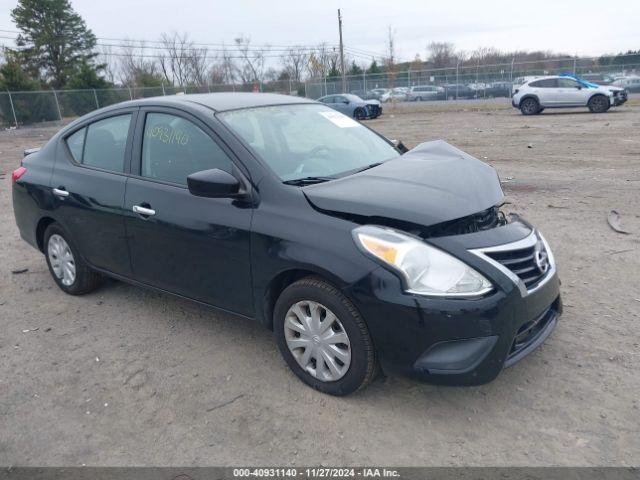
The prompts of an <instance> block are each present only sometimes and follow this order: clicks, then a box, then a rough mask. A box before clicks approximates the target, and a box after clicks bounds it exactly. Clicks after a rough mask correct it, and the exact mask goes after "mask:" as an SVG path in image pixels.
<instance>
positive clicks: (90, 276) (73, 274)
mask: <svg viewBox="0 0 640 480" xmlns="http://www.w3.org/2000/svg"><path fill="white" fill-rule="evenodd" d="M43 245H44V254H45V257H46V259H47V266H48V267H49V272H50V273H51V276H52V277H53V279H54V280H55V282H56V283H57V284H58V286H59V287H60V288H61V289H62V290H63V291H64V292H65V293H68V294H70V295H83V294H85V293H89V292H91V291H93V290H95V289H96V288H98V287H99V286H100V283H101V280H102V276H101V275H100V274H99V273H97V272H95V271H94V270H92V269H91V268H90V267H89V266H88V265H87V264H86V262H85V261H84V260H83V259H82V257H80V255H79V253H78V250H77V249H76V248H75V246H74V244H73V242H72V241H71V239H70V237H69V235H68V234H67V233H66V232H65V231H64V230H63V229H62V227H60V225H58V224H57V223H52V224H51V225H49V226H48V227H47V229H46V230H45V232H44V243H43Z"/></svg>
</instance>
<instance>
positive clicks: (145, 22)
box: [0, 0, 640, 63]
mask: <svg viewBox="0 0 640 480" xmlns="http://www.w3.org/2000/svg"><path fill="white" fill-rule="evenodd" d="M71 1H72V5H73V7H74V8H75V9H76V11H78V13H80V14H81V15H82V16H83V18H84V19H85V21H86V22H87V25H88V26H89V28H91V29H92V30H93V32H94V33H95V34H96V35H97V36H98V37H104V38H132V39H146V40H157V39H158V37H159V36H160V34H161V33H162V32H172V31H177V32H187V33H188V34H189V35H190V37H191V39H193V40H194V41H197V42H203V43H222V42H225V43H227V44H230V43H233V39H234V38H235V37H237V36H239V35H240V34H244V35H245V36H249V37H250V38H251V40H252V42H253V43H254V44H266V43H268V44H271V45H297V44H302V45H312V44H317V43H320V42H323V41H324V42H327V43H330V44H336V43H337V42H338V28H337V9H338V8H341V10H342V15H343V23H344V42H345V45H346V46H347V47H351V48H357V49H359V51H360V52H361V54H362V55H365V54H364V53H363V52H362V51H366V52H372V53H375V54H380V55H382V54H384V52H385V39H386V37H387V31H388V28H389V26H391V28H392V30H393V32H394V37H395V42H396V53H397V57H398V59H399V60H411V59H412V58H413V57H414V56H415V54H416V53H418V54H420V55H421V57H422V58H424V57H425V56H426V45H427V44H428V43H429V42H432V41H438V42H441V41H446V42H452V43H453V44H455V46H456V47H457V48H458V49H461V50H467V51H469V50H473V49H475V48H477V47H496V48H498V49H500V50H514V49H518V50H553V51H556V52H563V53H567V54H572V55H575V54H577V55H581V56H596V55H601V54H605V53H616V52H620V51H626V50H630V49H631V50H637V49H640V0H616V1H615V2H611V3H609V2H605V1H603V0H528V1H515V0H509V1H506V0H505V1H503V0H498V1H495V0H454V1H443V0H439V1H420V0H395V1H389V0H386V1H382V0H348V1H347V0H341V1H337V0H315V1H306V0H268V1H264V0H263V1H250V0H226V1H220V0H181V1H176V0H171V1H169V0H108V1H101V0H71ZM16 3H17V2H16V0H0V29H4V30H15V25H14V24H13V23H12V22H11V17H10V15H9V11H10V10H11V9H12V8H13V7H14V6H15V5H16ZM5 35H6V34H5ZM3 42H4V43H6V42H7V40H4V41H3ZM357 59H358V60H359V61H361V62H363V63H367V60H369V61H370V58H369V59H368V58H367V57H366V55H365V56H362V57H357Z"/></svg>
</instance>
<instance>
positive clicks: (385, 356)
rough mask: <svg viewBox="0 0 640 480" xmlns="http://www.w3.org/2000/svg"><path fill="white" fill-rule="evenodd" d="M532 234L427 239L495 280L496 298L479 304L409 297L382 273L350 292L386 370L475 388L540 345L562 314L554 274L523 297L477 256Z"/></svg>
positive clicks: (512, 231) (525, 229)
mask: <svg viewBox="0 0 640 480" xmlns="http://www.w3.org/2000/svg"><path fill="white" fill-rule="evenodd" d="M531 234H532V230H531V229H530V228H529V226H528V225H526V224H524V223H521V222H519V221H518V222H514V223H511V224H509V225H506V226H504V227H499V228H495V229H491V230H486V231H481V232H476V233H471V234H466V235H456V236H452V237H440V238H436V239H429V241H430V243H432V244H434V245H435V246H438V247H440V248H443V249H446V250H447V251H448V252H449V253H453V254H454V255H456V256H457V257H458V258H461V259H462V260H464V261H465V262H467V263H469V264H470V265H471V266H472V267H473V268H475V269H477V270H478V271H480V272H481V273H482V274H483V275H485V276H486V277H487V278H489V279H490V280H491V281H492V283H493V284H494V286H495V289H494V291H493V292H492V293H491V294H489V295H487V296H486V297H483V298H480V299H475V300H470V299H458V298H456V299H454V298H451V299H443V298H428V297H424V296H419V295H411V294H408V293H405V292H403V291H402V286H401V282H400V280H399V279H398V278H397V277H396V276H395V275H394V274H393V273H391V272H390V271H388V270H386V269H385V268H382V267H381V268H379V269H377V270H375V271H374V272H372V273H371V274H370V275H369V277H367V278H366V279H364V280H363V281H361V282H359V283H358V284H356V285H353V286H352V287H351V288H350V289H349V292H348V294H349V296H350V297H351V298H352V299H353V300H354V302H355V303H356V306H357V308H358V309H359V310H360V312H361V314H362V315H363V317H364V318H365V320H366V322H367V325H368V326H369V329H370V331H371V335H372V339H373V342H374V345H375V347H376V351H377V353H378V358H379V360H380V363H381V365H382V367H383V369H385V370H387V371H390V372H397V373H401V374H405V375H408V376H411V377H414V378H417V379H420V380H423V381H426V382H430V383H439V384H448V385H477V384H482V383H486V382H489V381H491V380H493V379H494V378H495V377H496V376H497V375H498V374H499V373H500V372H501V371H502V369H503V368H505V367H508V366H511V365H513V364H514V363H516V362H518V361H519V360H521V359H522V358H524V357H525V356H526V355H528V354H529V353H531V352H532V351H533V350H535V349H536V348H537V347H538V346H539V345H541V344H542V343H543V342H544V340H545V339H546V338H547V337H548V336H549V335H550V334H551V332H552V331H553V329H554V328H555V326H556V324H557V321H558V319H559V317H560V314H561V312H562V301H561V298H560V290H559V280H558V276H557V273H556V271H555V268H553V269H550V270H549V271H548V272H547V274H546V275H544V276H543V277H542V278H541V280H540V281H539V282H538V283H536V284H535V285H532V286H531V287H530V288H529V287H526V286H525V288H524V290H523V285H522V282H520V283H517V282H515V281H514V279H513V276H511V275H506V274H505V273H504V269H502V268H498V267H496V266H495V265H492V264H491V263H490V262H487V261H485V260H484V259H483V258H481V257H480V256H478V255H476V254H474V253H473V250H476V249H481V248H485V249H486V248H491V246H492V245H502V244H511V243H517V242H521V241H523V240H524V239H526V238H529V237H530V235H531Z"/></svg>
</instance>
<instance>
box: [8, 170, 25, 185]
mask: <svg viewBox="0 0 640 480" xmlns="http://www.w3.org/2000/svg"><path fill="white" fill-rule="evenodd" d="M25 173H27V169H26V168H24V167H18V168H16V169H15V170H14V171H13V173H12V174H11V181H12V182H13V183H16V182H17V181H18V180H19V179H20V177H21V176H22V175H24V174H25Z"/></svg>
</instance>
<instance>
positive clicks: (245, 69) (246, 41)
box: [234, 35, 269, 83]
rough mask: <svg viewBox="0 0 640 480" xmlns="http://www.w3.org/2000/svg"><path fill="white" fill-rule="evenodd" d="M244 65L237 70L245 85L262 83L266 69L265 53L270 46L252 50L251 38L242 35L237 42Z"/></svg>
mask: <svg viewBox="0 0 640 480" xmlns="http://www.w3.org/2000/svg"><path fill="white" fill-rule="evenodd" d="M234 41H235V43H236V48H237V50H238V53H239V54H240V57H241V62H242V65H241V66H240V67H239V68H238V69H237V72H238V74H239V76H240V79H241V80H242V82H243V83H254V82H258V83H260V82H262V80H263V77H264V69H265V53H267V52H268V51H269V46H266V47H264V48H261V49H254V48H251V38H249V37H245V36H244V35H240V36H239V37H238V38H236V39H235V40H234Z"/></svg>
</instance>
